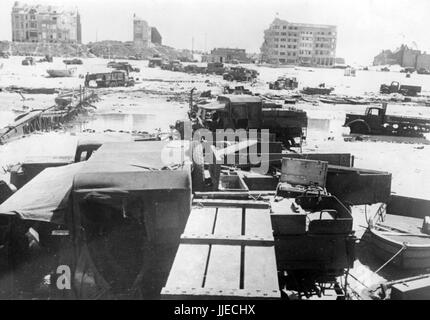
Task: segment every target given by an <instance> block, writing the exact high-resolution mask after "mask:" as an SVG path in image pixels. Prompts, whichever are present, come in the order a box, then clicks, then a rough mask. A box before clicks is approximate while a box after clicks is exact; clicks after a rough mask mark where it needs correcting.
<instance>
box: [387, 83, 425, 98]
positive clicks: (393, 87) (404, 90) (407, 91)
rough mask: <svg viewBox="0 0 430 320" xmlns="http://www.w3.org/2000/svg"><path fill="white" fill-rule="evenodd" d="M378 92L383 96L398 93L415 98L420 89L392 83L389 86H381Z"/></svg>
mask: <svg viewBox="0 0 430 320" xmlns="http://www.w3.org/2000/svg"><path fill="white" fill-rule="evenodd" d="M379 91H380V93H383V94H391V93H400V94H402V95H404V96H416V95H417V94H418V93H421V87H420V86H409V85H400V83H399V82H397V81H393V82H391V84H390V85H386V84H382V85H381V88H380V89H379Z"/></svg>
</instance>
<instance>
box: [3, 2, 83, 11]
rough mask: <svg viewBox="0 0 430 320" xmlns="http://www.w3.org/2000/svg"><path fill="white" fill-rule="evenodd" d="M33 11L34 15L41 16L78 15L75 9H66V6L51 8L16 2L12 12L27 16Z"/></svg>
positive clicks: (49, 6)
mask: <svg viewBox="0 0 430 320" xmlns="http://www.w3.org/2000/svg"><path fill="white" fill-rule="evenodd" d="M32 10H34V13H42V14H65V13H67V14H78V9H77V8H68V7H66V6H51V5H40V4H35V5H31V4H27V3H22V2H19V1H16V2H15V4H14V6H13V8H12V12H13V13H19V14H28V13H30V11H32Z"/></svg>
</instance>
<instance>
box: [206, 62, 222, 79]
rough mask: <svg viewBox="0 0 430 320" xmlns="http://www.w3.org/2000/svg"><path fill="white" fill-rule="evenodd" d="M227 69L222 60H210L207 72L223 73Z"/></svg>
mask: <svg viewBox="0 0 430 320" xmlns="http://www.w3.org/2000/svg"><path fill="white" fill-rule="evenodd" d="M225 71H226V67H225V66H224V64H223V63H221V62H208V65H207V68H206V72H207V73H209V74H216V75H219V76H221V75H223V74H224V73H225Z"/></svg>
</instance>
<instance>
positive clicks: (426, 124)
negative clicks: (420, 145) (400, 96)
mask: <svg viewBox="0 0 430 320" xmlns="http://www.w3.org/2000/svg"><path fill="white" fill-rule="evenodd" d="M387 106H388V105H387V103H383V104H382V108H380V107H370V108H367V109H366V112H365V114H364V115H361V114H347V115H346V119H345V124H344V125H343V126H344V127H349V128H350V129H351V133H354V134H376V135H389V136H403V137H417V138H422V137H423V134H424V133H428V132H430V119H429V118H414V117H406V116H392V115H387Z"/></svg>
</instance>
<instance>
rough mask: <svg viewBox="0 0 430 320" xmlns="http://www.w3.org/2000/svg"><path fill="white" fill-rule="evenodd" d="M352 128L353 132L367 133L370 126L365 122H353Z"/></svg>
mask: <svg viewBox="0 0 430 320" xmlns="http://www.w3.org/2000/svg"><path fill="white" fill-rule="evenodd" d="M349 127H350V128H351V133H361V134H367V133H369V128H367V126H366V125H365V124H364V123H360V122H358V123H353V124H351V125H350V126H349Z"/></svg>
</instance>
